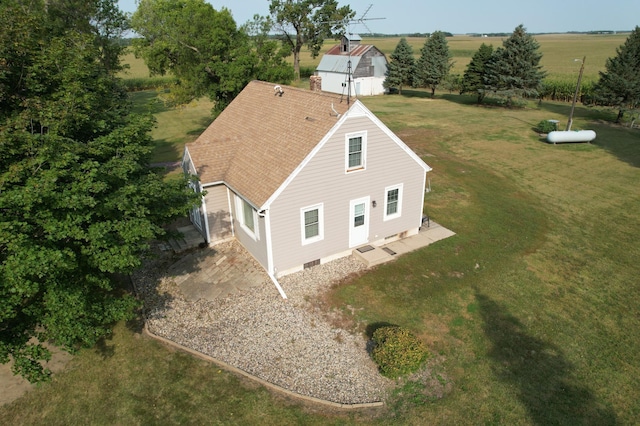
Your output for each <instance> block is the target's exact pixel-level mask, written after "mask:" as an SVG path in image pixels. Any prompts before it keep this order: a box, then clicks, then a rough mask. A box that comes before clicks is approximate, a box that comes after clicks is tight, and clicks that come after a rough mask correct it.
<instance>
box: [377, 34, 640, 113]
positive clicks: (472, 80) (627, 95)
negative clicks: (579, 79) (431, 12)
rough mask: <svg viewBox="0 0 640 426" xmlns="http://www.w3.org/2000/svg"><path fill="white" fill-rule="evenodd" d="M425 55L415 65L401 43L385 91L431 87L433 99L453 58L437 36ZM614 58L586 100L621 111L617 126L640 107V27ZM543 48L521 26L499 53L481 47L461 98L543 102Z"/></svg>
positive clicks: (466, 74) (403, 41)
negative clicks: (626, 114) (468, 94)
mask: <svg viewBox="0 0 640 426" xmlns="http://www.w3.org/2000/svg"><path fill="white" fill-rule="evenodd" d="M420 52H421V56H420V58H419V59H418V61H417V62H416V61H415V58H414V55H413V52H412V49H411V46H410V45H409V44H408V43H407V41H406V39H404V38H402V39H401V40H400V42H399V43H398V45H397V46H396V48H395V50H394V52H393V53H392V54H391V58H390V59H391V62H390V64H389V68H388V70H387V75H386V80H385V87H387V88H396V89H398V91H399V92H400V93H402V87H403V86H411V87H428V88H430V89H431V96H433V95H434V92H435V89H436V88H437V87H438V85H440V84H441V83H443V82H445V81H446V79H447V76H448V73H449V70H450V69H451V58H450V55H449V52H448V48H447V42H446V39H444V37H443V36H442V34H441V33H438V32H436V33H434V34H432V35H431V37H428V38H427V39H426V41H425V44H424V47H423V48H422V49H421V51H420ZM616 53H617V55H616V56H615V57H613V58H609V59H608V60H607V62H606V64H605V71H604V72H600V78H599V80H598V82H597V83H596V84H595V86H594V87H593V90H592V91H591V92H592V93H590V94H589V96H585V98H584V101H585V103H587V104H592V105H603V106H610V107H614V108H617V109H618V116H617V119H616V122H619V121H620V120H621V119H622V117H623V115H624V114H625V112H636V111H637V110H638V109H639V108H640V27H636V28H635V29H634V30H633V31H632V32H631V34H630V35H629V37H628V38H627V40H626V41H625V43H624V45H622V46H620V48H618V49H617V50H616ZM541 58H542V54H541V53H540V52H539V44H538V43H537V42H536V40H535V39H534V38H533V37H532V36H531V35H529V34H527V32H526V30H525V28H524V27H523V26H522V25H519V26H518V27H516V29H515V30H514V31H513V33H512V34H511V35H510V36H509V37H508V38H507V39H506V40H505V41H504V42H503V44H502V46H500V47H498V48H496V49H494V48H493V46H492V45H486V44H484V43H483V44H482V45H480V48H479V49H478V50H477V51H476V52H475V54H474V55H473V57H472V58H471V61H470V62H469V64H468V65H467V68H466V70H465V72H464V75H463V77H462V79H461V84H460V86H461V87H460V93H461V94H462V93H473V94H475V95H476V96H477V100H478V103H481V102H483V100H484V99H485V98H486V97H487V96H494V97H497V98H499V99H501V100H503V101H504V103H505V104H506V105H508V106H510V105H512V104H513V103H514V102H516V101H517V100H518V99H522V98H538V97H540V96H542V95H543V92H544V90H545V88H544V78H545V72H544V71H543V70H542V67H541V65H540V60H541Z"/></svg>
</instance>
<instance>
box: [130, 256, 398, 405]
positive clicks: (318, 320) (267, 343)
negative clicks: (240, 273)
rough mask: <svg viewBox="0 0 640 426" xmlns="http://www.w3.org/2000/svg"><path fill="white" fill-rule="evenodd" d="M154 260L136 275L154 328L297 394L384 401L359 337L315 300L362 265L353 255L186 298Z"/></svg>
mask: <svg viewBox="0 0 640 426" xmlns="http://www.w3.org/2000/svg"><path fill="white" fill-rule="evenodd" d="M164 262H165V263H164V264H163V261H162V259H156V260H155V261H154V262H152V263H150V264H149V265H148V267H146V268H145V269H143V270H141V271H140V272H138V273H136V274H135V275H134V276H133V277H132V278H133V282H134V285H135V287H136V290H137V292H138V294H139V295H140V296H141V297H142V298H143V300H144V305H145V316H146V320H147V326H148V328H149V330H150V331H151V332H152V333H154V334H156V335H159V336H162V337H164V338H166V339H169V340H172V341H174V342H176V343H179V344H181V345H183V346H186V347H188V348H191V349H194V350H196V351H198V352H201V353H203V354H206V355H209V356H211V357H213V358H216V359H218V360H220V361H223V362H225V363H227V364H229V365H232V366H234V367H236V368H239V369H241V370H243V371H246V372H247V373H250V374H252V375H254V376H256V377H259V378H260V379H262V380H265V381H267V382H270V383H272V384H275V385H278V386H280V387H283V388H285V389H288V390H290V391H292V392H295V393H298V394H301V395H306V396H310V397H314V398H319V399H323V400H327V401H331V402H335V403H339V404H362V403H371V402H379V401H382V400H383V399H384V398H385V395H386V391H387V390H388V389H390V387H391V386H393V381H391V380H389V379H386V378H384V377H383V376H381V375H380V374H379V373H378V371H377V368H376V365H375V364H374V362H373V361H372V360H371V358H370V357H369V355H368V353H367V351H366V339H365V338H364V336H362V335H361V334H354V333H353V332H350V331H347V330H345V329H342V328H339V327H337V326H335V325H333V324H332V322H331V321H330V320H329V317H328V315H329V313H327V312H326V311H325V310H323V309H320V308H318V306H317V305H316V304H314V303H312V302H313V301H314V300H315V299H316V298H317V297H318V295H320V294H321V293H322V292H323V291H326V290H327V289H328V288H329V287H330V286H331V284H332V283H335V282H336V281H337V280H340V279H342V278H344V277H346V276H348V275H349V274H352V273H356V272H359V271H362V270H363V269H364V268H365V267H364V265H362V264H361V263H360V262H358V261H357V260H356V259H354V258H353V257H352V256H349V257H345V258H342V259H339V260H335V261H333V262H329V263H326V264H323V265H318V266H315V267H313V268H310V269H307V270H304V271H301V272H299V273H296V274H291V275H288V276H286V277H283V278H282V279H280V280H279V282H280V284H281V285H282V287H283V289H284V291H285V293H286V294H287V296H288V299H287V300H284V299H282V298H281V296H280V295H279V293H278V291H277V290H276V288H275V286H274V284H273V283H272V282H271V281H268V280H267V281H265V283H264V285H262V286H259V287H254V288H252V289H251V290H250V291H245V292H243V293H236V294H232V295H229V296H227V297H221V298H217V299H214V300H212V301H208V300H202V299H200V300H198V301H197V302H189V301H187V300H185V298H184V297H183V296H182V295H181V294H180V289H179V287H178V286H177V285H176V284H175V283H174V282H173V281H172V280H171V278H170V277H164V276H163V271H165V270H166V269H167V268H166V267H167V266H169V265H167V263H166V260H165V261H164Z"/></svg>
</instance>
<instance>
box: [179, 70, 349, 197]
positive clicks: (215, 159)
mask: <svg viewBox="0 0 640 426" xmlns="http://www.w3.org/2000/svg"><path fill="white" fill-rule="evenodd" d="M346 110H347V105H346V103H341V102H340V97H339V96H336V95H331V94H327V93H323V92H312V91H309V90H304V89H298V88H294V87H288V86H277V85H274V84H273V83H266V82H260V81H252V82H250V83H249V84H248V85H247V86H246V87H245V88H244V89H243V90H242V92H240V94H239V95H238V96H237V97H236V98H235V99H234V100H233V101H232V102H231V104H230V105H229V106H228V107H227V108H226V109H225V110H224V111H223V112H222V113H221V114H220V115H219V116H218V117H217V118H216V119H215V120H214V121H213V123H211V125H209V127H208V128H207V129H206V130H205V131H204V132H203V133H202V134H201V135H200V136H199V137H198V139H196V141H195V142H193V143H190V144H187V146H186V149H187V150H188V152H189V155H190V157H191V159H192V161H193V163H194V166H195V168H196V170H197V173H198V176H199V177H200V181H201V182H202V184H203V185H205V186H206V185H207V184H209V183H214V182H225V183H226V184H227V185H229V186H230V187H231V188H232V189H233V190H234V191H237V192H238V193H240V194H242V196H243V197H245V198H246V199H247V201H249V202H250V203H251V204H253V205H254V207H257V208H258V207H261V206H262V205H263V204H264V203H265V202H266V201H267V199H268V198H269V197H270V196H271V195H272V194H273V193H274V192H275V191H276V190H277V189H278V188H279V187H280V186H281V185H282V184H283V183H284V182H285V180H286V179H287V178H288V177H289V176H290V175H291V174H292V173H293V171H294V170H295V169H296V168H297V167H298V166H299V165H300V163H301V162H302V161H303V160H304V159H305V157H307V156H308V155H309V153H310V152H311V151H312V150H313V148H314V147H315V146H316V145H317V144H318V143H319V142H320V141H321V140H322V139H323V138H324V136H325V135H326V134H327V133H328V132H329V131H330V130H331V129H332V128H333V127H334V126H335V125H336V123H337V122H338V120H339V117H340V116H341V115H342V114H344V113H345V112H346Z"/></svg>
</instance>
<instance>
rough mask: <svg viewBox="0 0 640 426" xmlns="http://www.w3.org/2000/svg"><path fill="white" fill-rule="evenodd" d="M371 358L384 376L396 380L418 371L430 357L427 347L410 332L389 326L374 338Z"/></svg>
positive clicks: (377, 331)
mask: <svg viewBox="0 0 640 426" xmlns="http://www.w3.org/2000/svg"><path fill="white" fill-rule="evenodd" d="M371 340H372V341H373V345H374V346H373V350H372V352H371V356H372V358H373V360H374V361H375V362H376V364H378V368H379V369H380V373H382V375H383V376H386V377H390V378H392V379H393V378H396V377H399V376H403V375H406V374H410V373H413V372H415V371H417V370H418V369H419V368H420V367H421V366H422V364H423V363H424V362H425V361H426V360H427V358H428V357H429V351H428V350H427V347H426V346H425V345H424V343H422V342H421V341H420V340H418V338H417V337H416V336H414V335H413V334H412V333H411V332H410V331H409V330H407V329H405V328H402V327H397V326H388V327H381V328H379V329H377V330H376V331H375V332H374V333H373V336H372V339H371Z"/></svg>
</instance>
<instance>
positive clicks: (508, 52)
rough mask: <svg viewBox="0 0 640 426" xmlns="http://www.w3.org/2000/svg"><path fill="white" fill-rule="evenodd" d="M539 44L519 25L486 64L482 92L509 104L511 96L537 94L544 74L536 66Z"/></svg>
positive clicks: (519, 96) (539, 67) (518, 96)
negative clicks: (504, 100) (500, 98)
mask: <svg viewBox="0 0 640 426" xmlns="http://www.w3.org/2000/svg"><path fill="white" fill-rule="evenodd" d="M539 47H540V45H539V44H538V42H537V41H536V40H535V39H534V38H533V37H531V36H530V35H529V34H527V32H526V30H525V28H524V27H523V26H522V25H519V26H518V27H516V29H515V30H514V31H513V33H512V34H511V36H509V38H508V39H506V40H505V41H504V42H503V43H502V47H498V48H497V49H496V50H495V51H494V52H493V55H492V56H491V59H490V60H489V61H488V62H487V63H486V65H485V69H486V75H485V87H484V89H482V90H483V91H484V93H485V94H490V93H491V94H494V95H497V96H499V97H502V98H504V99H506V104H507V105H508V106H511V105H512V103H513V100H514V98H523V97H535V96H538V90H539V89H540V88H541V85H542V79H543V78H544V76H545V73H544V71H542V66H541V65H539V64H540V59H541V58H542V54H541V53H540V52H539V51H538V49H539Z"/></svg>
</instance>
